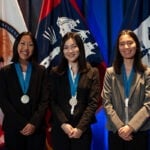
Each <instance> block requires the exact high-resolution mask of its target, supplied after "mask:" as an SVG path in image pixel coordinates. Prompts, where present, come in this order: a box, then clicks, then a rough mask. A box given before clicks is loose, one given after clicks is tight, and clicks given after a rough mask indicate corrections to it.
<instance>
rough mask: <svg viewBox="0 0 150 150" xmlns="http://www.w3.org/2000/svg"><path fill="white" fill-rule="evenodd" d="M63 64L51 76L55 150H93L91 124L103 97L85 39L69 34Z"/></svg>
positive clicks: (63, 47)
mask: <svg viewBox="0 0 150 150" xmlns="http://www.w3.org/2000/svg"><path fill="white" fill-rule="evenodd" d="M60 51H61V56H62V57H61V62H60V64H59V65H58V66H57V67H55V68H53V69H52V71H51V73H50V83H51V86H50V87H51V92H50V93H51V94H52V95H51V101H50V104H51V107H50V108H51V111H52V132H51V133H52V145H53V148H54V150H77V149H82V150H90V149H91V148H90V147H91V128H90V125H91V123H94V122H95V121H96V119H95V111H96V109H97V108H98V100H99V96H100V83H99V73H98V70H97V69H96V68H93V67H91V65H90V64H88V63H87V62H86V58H85V51H84V45H83V42H82V39H81V38H80V36H79V35H78V34H77V33H73V32H70V33H67V34H66V35H65V36H64V37H63V39H62V45H61V47H60Z"/></svg>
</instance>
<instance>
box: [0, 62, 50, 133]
mask: <svg viewBox="0 0 150 150" xmlns="http://www.w3.org/2000/svg"><path fill="white" fill-rule="evenodd" d="M32 66H33V67H32V73H31V79H30V83H29V89H28V91H27V95H28V96H29V97H30V102H29V103H28V104H23V103H21V100H20V99H21V96H22V95H23V92H22V89H21V86H20V83H19V79H18V77H17V73H16V70H15V66H14V64H10V65H8V66H6V67H4V68H3V69H1V70H0V107H1V109H2V111H3V113H4V121H3V129H4V130H8V129H10V128H11V129H14V130H16V131H17V130H21V129H22V128H23V127H24V126H25V125H26V124H27V123H32V124H34V125H35V126H36V128H39V127H40V126H42V125H43V123H44V115H45V110H46V108H47V106H48V95H49V94H48V92H49V91H48V84H47V83H48V82H47V79H48V78H47V71H46V69H45V68H44V67H42V66H40V65H38V64H32Z"/></svg>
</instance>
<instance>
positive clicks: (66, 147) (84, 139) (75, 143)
mask: <svg viewBox="0 0 150 150" xmlns="http://www.w3.org/2000/svg"><path fill="white" fill-rule="evenodd" d="M51 135H52V146H53V150H90V149H91V136H92V134H91V129H90V128H89V129H88V130H87V131H86V132H85V133H84V134H83V135H82V136H81V138H79V139H70V138H68V136H67V135H66V134H65V133H64V131H63V130H62V129H61V128H59V129H58V128H57V129H55V128H52V132H51Z"/></svg>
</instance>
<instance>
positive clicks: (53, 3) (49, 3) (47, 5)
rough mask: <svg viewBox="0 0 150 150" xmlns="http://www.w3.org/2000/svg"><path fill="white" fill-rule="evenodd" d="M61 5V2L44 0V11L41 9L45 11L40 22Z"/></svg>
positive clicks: (58, 0)
mask: <svg viewBox="0 0 150 150" xmlns="http://www.w3.org/2000/svg"><path fill="white" fill-rule="evenodd" d="M60 3H61V0H54V1H53V0H52V1H51V0H44V2H43V3H42V9H41V10H44V11H42V12H41V14H40V18H39V21H40V20H42V19H43V18H44V17H46V16H47V15H48V14H49V13H51V11H52V10H53V9H54V8H55V7H56V6H58V5H59V4H60Z"/></svg>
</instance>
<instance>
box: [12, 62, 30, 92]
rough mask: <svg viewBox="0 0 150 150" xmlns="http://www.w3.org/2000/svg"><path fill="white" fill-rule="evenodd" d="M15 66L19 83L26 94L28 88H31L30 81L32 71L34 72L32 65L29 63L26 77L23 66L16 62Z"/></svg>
mask: <svg viewBox="0 0 150 150" xmlns="http://www.w3.org/2000/svg"><path fill="white" fill-rule="evenodd" d="M15 68H16V72H17V76H18V78H19V83H20V85H21V89H22V92H23V93H24V94H26V93H27V90H28V88H29V82H30V78H31V72H32V65H31V64H30V63H28V66H27V71H26V76H25V79H24V77H23V72H22V71H21V66H20V64H19V63H15Z"/></svg>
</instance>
